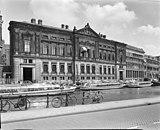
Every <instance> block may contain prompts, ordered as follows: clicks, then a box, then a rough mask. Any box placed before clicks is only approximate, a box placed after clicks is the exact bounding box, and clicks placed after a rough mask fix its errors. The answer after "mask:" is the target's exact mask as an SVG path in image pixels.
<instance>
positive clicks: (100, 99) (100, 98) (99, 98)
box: [97, 95, 103, 103]
mask: <svg viewBox="0 0 160 130" xmlns="http://www.w3.org/2000/svg"><path fill="white" fill-rule="evenodd" d="M101 102H103V96H102V95H98V98H97V103H101Z"/></svg>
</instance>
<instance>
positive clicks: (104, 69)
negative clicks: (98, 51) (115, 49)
mask: <svg viewBox="0 0 160 130" xmlns="http://www.w3.org/2000/svg"><path fill="white" fill-rule="evenodd" d="M103 73H104V74H106V66H103Z"/></svg>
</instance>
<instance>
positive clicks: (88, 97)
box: [82, 91, 103, 104]
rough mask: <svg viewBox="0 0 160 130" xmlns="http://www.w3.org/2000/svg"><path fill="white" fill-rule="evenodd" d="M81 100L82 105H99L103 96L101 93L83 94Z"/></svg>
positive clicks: (89, 92)
mask: <svg viewBox="0 0 160 130" xmlns="http://www.w3.org/2000/svg"><path fill="white" fill-rule="evenodd" d="M82 100H83V102H82V104H91V103H101V102H102V101H103V94H102V92H101V91H95V92H94V91H87V92H83V97H82Z"/></svg>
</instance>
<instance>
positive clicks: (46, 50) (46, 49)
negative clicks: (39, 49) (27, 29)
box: [43, 43, 48, 54]
mask: <svg viewBox="0 0 160 130" xmlns="http://www.w3.org/2000/svg"><path fill="white" fill-rule="evenodd" d="M43 54H48V44H47V43H43Z"/></svg>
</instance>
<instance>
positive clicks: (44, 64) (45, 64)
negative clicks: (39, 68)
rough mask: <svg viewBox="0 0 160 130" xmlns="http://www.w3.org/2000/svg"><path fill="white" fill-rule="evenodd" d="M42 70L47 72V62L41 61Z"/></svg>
mask: <svg viewBox="0 0 160 130" xmlns="http://www.w3.org/2000/svg"><path fill="white" fill-rule="evenodd" d="M43 72H44V73H48V62H43Z"/></svg>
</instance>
